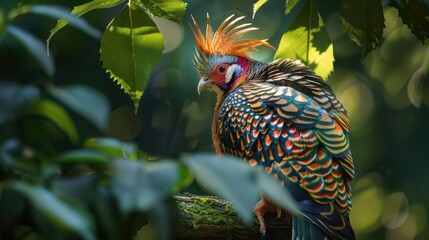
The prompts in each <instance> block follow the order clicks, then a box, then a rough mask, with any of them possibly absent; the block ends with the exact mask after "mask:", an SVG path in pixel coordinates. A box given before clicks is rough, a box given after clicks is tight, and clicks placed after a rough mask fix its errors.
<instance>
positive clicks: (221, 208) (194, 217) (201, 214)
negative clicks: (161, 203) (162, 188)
mask: <svg viewBox="0 0 429 240" xmlns="http://www.w3.org/2000/svg"><path fill="white" fill-rule="evenodd" d="M191 201H192V203H189V202H188V203H187V202H181V203H180V204H179V208H180V209H181V212H182V214H183V215H184V217H185V218H186V219H187V220H188V224H190V225H191V226H192V227H193V228H194V229H198V228H199V226H200V224H201V223H205V224H210V225H221V226H222V227H223V228H226V230H232V229H237V228H243V226H242V225H241V224H240V223H241V219H240V218H239V217H238V216H237V214H236V213H235V210H234V209H233V208H232V207H231V205H230V204H229V203H228V202H225V201H222V200H219V199H215V198H213V197H204V196H192V197H191Z"/></svg>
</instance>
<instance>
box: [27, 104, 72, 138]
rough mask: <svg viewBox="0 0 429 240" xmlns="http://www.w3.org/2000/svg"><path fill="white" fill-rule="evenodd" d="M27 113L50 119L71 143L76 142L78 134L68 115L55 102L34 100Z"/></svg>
mask: <svg viewBox="0 0 429 240" xmlns="http://www.w3.org/2000/svg"><path fill="white" fill-rule="evenodd" d="M28 113H29V114H35V115H39V116H41V117H44V118H46V119H48V120H50V121H52V122H53V123H54V124H55V125H56V126H57V127H58V128H59V129H61V130H62V131H63V132H64V133H65V134H66V135H67V136H68V137H69V139H70V140H71V141H72V142H73V143H77V142H78V140H79V139H78V135H77V132H76V128H75V126H74V124H73V121H72V120H71V118H70V115H69V114H68V113H67V112H66V111H65V110H64V108H63V107H62V106H61V105H59V104H58V103H56V102H53V101H51V100H47V99H42V100H38V101H36V102H35V103H34V104H32V105H31V108H30V109H29V110H28Z"/></svg>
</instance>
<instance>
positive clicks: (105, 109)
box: [48, 85, 110, 130]
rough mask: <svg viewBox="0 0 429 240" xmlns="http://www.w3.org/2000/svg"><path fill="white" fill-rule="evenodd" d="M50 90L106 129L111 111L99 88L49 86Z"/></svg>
mask: <svg viewBox="0 0 429 240" xmlns="http://www.w3.org/2000/svg"><path fill="white" fill-rule="evenodd" d="M48 91H49V92H50V93H51V94H52V95H53V96H54V97H56V98H57V99H58V100H60V101H61V102H62V103H63V104H65V105H66V106H67V107H69V108H70V109H72V110H74V111H75V112H76V113H78V114H80V115H81V116H82V117H85V118H86V119H88V120H89V121H91V122H92V123H93V124H94V125H95V126H96V127H97V128H98V129H100V130H104V129H105V128H106V126H107V120H108V116H109V113H110V106H109V101H108V100H107V98H106V97H105V96H104V95H102V94H101V93H99V92H98V91H97V90H95V89H92V88H89V87H85V86H79V85H75V86H68V87H65V88H58V87H55V86H54V85H51V86H49V88H48Z"/></svg>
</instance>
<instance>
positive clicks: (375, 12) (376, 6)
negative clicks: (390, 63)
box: [340, 0, 385, 58]
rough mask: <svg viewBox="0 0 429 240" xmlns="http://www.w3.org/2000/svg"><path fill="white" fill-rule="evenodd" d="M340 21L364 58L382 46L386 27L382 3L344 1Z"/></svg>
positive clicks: (367, 0)
mask: <svg viewBox="0 0 429 240" xmlns="http://www.w3.org/2000/svg"><path fill="white" fill-rule="evenodd" d="M340 20H341V25H342V26H343V28H344V31H345V32H346V34H347V36H348V37H349V38H350V40H352V41H353V42H354V43H355V44H356V45H357V46H358V47H360V48H361V53H362V54H361V57H362V58H364V57H365V56H366V55H367V54H368V53H370V52H371V51H372V50H374V49H375V48H377V47H378V46H379V45H380V39H381V37H382V35H383V29H384V27H385V25H384V14H383V7H382V6H381V1H374V0H344V1H343V2H342V4H341V8H340Z"/></svg>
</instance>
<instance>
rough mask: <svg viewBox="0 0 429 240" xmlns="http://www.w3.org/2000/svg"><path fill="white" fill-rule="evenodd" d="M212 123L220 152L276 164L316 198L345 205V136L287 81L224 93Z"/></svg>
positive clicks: (345, 208) (348, 203) (347, 153)
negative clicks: (343, 160) (216, 128)
mask: <svg viewBox="0 0 429 240" xmlns="http://www.w3.org/2000/svg"><path fill="white" fill-rule="evenodd" d="M217 123H218V130H219V135H220V140H221V143H222V144H221V146H222V148H223V149H222V150H223V151H224V152H226V153H231V154H234V155H236V156H239V157H241V158H243V159H246V160H247V161H249V163H250V164H251V165H261V166H263V167H264V168H265V170H266V171H267V172H268V173H272V174H278V173H277V172H274V171H273V167H276V168H278V169H280V170H281V173H282V174H283V175H284V176H287V177H288V180H289V181H291V182H293V183H294V184H297V185H299V186H300V187H301V188H303V189H305V190H306V191H307V192H308V194H309V195H310V196H311V198H312V199H314V200H315V201H316V202H319V203H323V204H326V203H335V205H336V206H337V207H338V209H340V210H341V211H343V212H346V211H348V210H349V208H350V206H351V201H350V199H351V192H350V190H349V189H350V187H349V184H350V182H349V180H350V178H349V177H346V176H348V175H349V174H353V173H354V171H353V169H352V167H353V165H352V162H351V155H350V150H349V142H348V137H347V135H346V133H345V131H344V130H343V129H342V128H341V127H340V126H339V124H338V123H337V122H336V121H334V120H333V118H331V117H330V115H329V114H328V113H327V111H326V110H325V109H323V108H321V107H320V105H319V104H318V103H317V102H316V101H314V100H312V99H311V98H310V97H308V96H306V95H305V94H303V93H300V92H299V91H297V90H295V89H293V88H291V87H288V86H276V85H273V84H271V83H262V82H255V83H246V84H243V85H242V86H240V87H238V88H237V89H235V90H234V91H233V92H232V93H230V94H229V95H228V96H227V97H226V99H225V101H224V102H223V104H222V106H221V107H220V111H219V115H218V122H217ZM343 158H349V159H350V162H347V163H346V164H345V166H347V168H350V169H344V167H343V166H342V163H341V162H342V159H343Z"/></svg>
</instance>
